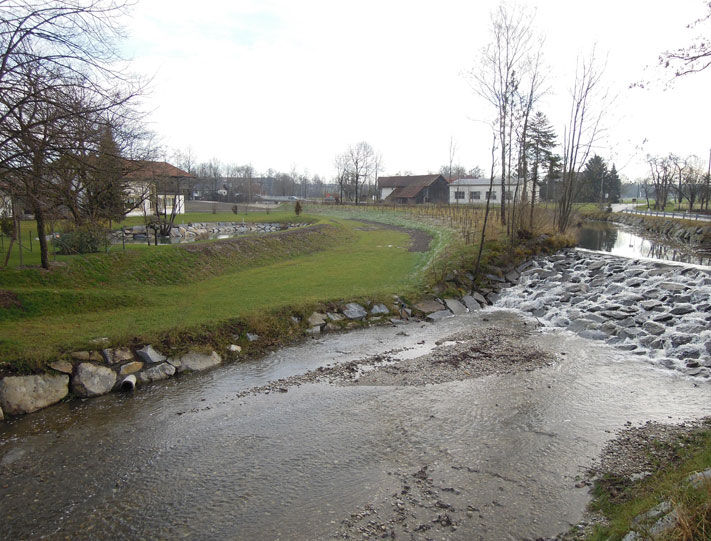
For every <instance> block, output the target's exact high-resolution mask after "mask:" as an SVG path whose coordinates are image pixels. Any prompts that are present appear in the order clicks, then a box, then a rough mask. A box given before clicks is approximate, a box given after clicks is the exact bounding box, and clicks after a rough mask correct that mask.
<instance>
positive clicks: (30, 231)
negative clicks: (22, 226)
mask: <svg viewBox="0 0 711 541" xmlns="http://www.w3.org/2000/svg"><path fill="white" fill-rule="evenodd" d="M27 236H28V237H30V252H31V251H32V230H31V229H30V230H29V231H28V232H27Z"/></svg>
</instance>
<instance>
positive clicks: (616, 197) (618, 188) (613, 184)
mask: <svg viewBox="0 0 711 541" xmlns="http://www.w3.org/2000/svg"><path fill="white" fill-rule="evenodd" d="M604 189H605V193H606V194H607V199H606V201H607V202H608V203H619V202H620V197H621V195H622V181H621V180H620V177H619V175H618V174H617V168H616V167H615V164H614V163H613V164H612V169H610V174H609V175H607V177H605V186H604Z"/></svg>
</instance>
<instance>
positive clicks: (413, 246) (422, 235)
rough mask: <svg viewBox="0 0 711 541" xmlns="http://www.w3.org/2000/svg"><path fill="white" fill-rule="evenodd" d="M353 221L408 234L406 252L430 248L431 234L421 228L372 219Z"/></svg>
mask: <svg viewBox="0 0 711 541" xmlns="http://www.w3.org/2000/svg"><path fill="white" fill-rule="evenodd" d="M353 221H354V222H359V223H362V224H366V225H369V226H375V227H373V229H388V230H390V231H402V232H403V233H407V234H408V235H410V248H409V249H408V252H426V251H427V250H429V249H430V242H431V241H432V235H430V234H429V233H427V232H426V231H422V230H421V229H412V228H409V227H403V226H399V225H390V224H384V223H381V222H375V221H373V220H361V219H358V220H353Z"/></svg>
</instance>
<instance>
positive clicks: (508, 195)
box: [506, 190, 513, 201]
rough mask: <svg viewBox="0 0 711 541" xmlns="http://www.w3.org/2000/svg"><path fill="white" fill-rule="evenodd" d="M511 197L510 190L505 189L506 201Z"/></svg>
mask: <svg viewBox="0 0 711 541" xmlns="http://www.w3.org/2000/svg"><path fill="white" fill-rule="evenodd" d="M511 199H513V194H512V193H511V190H507V191H506V201H511Z"/></svg>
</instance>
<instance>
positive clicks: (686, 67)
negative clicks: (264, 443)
mask: <svg viewBox="0 0 711 541" xmlns="http://www.w3.org/2000/svg"><path fill="white" fill-rule="evenodd" d="M705 4H706V10H707V13H706V14H705V15H704V16H703V17H700V18H698V19H696V20H695V21H693V22H692V23H690V24H688V25H687V28H689V29H693V28H698V27H702V26H705V25H706V26H707V25H708V23H709V22H710V21H711V2H705ZM706 31H707V32H708V29H706ZM659 63H660V64H661V65H662V66H664V67H665V68H670V69H673V70H674V75H675V76H676V77H681V76H683V75H688V74H690V73H698V72H700V71H703V70H705V69H706V68H708V67H709V66H710V65H711V41H709V39H708V36H706V37H704V36H700V37H697V38H696V39H695V40H694V41H693V42H692V44H691V45H689V46H687V47H681V48H679V49H676V50H674V51H666V52H664V53H662V54H661V55H660V56H659Z"/></svg>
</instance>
